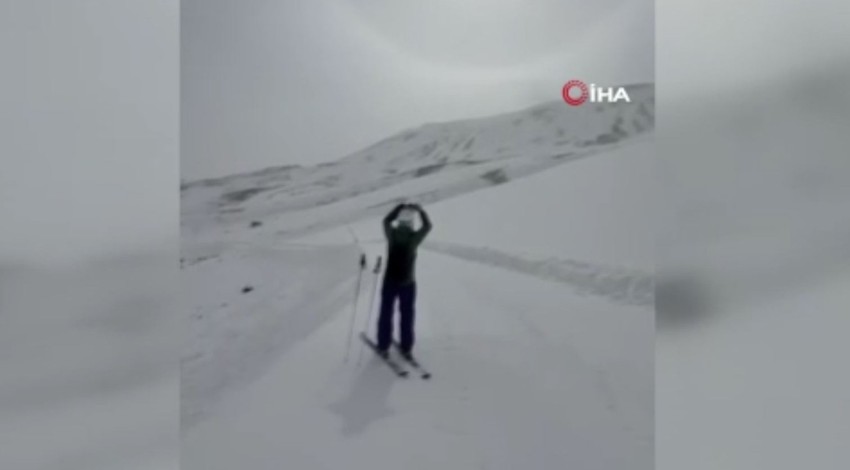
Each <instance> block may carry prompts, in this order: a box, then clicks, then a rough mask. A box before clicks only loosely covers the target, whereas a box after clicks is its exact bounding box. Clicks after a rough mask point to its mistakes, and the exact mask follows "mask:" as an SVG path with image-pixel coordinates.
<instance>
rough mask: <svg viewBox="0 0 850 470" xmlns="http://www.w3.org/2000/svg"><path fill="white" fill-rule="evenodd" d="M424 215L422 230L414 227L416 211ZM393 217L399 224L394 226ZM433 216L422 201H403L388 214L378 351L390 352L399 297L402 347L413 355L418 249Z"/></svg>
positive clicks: (400, 346)
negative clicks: (426, 211)
mask: <svg viewBox="0 0 850 470" xmlns="http://www.w3.org/2000/svg"><path fill="white" fill-rule="evenodd" d="M417 213H418V214H419V217H420V218H421V219H422V227H421V228H420V229H419V230H415V229H414V228H413V223H414V220H415V219H416V214H417ZM393 221H395V222H396V225H395V226H393ZM430 231H431V220H430V219H429V218H428V214H427V213H425V211H424V210H423V209H422V207H421V206H419V205H418V204H399V205H398V206H396V207H395V208H394V209H393V210H392V211H391V212H390V213H389V214H387V216H386V217H384V234H385V235H386V238H387V269H386V272H385V273H384V283H383V286H382V287H381V307H380V313H379V315H378V344H377V347H378V352H379V354H381V355H383V356H386V355H387V352H388V350H389V348H390V343H392V334H393V310H394V305H395V300H396V298H398V300H399V313H400V314H401V325H400V333H401V334H400V336H401V338H400V339H401V340H400V341H399V349H400V352H401V354H402V355H403V356H404V357H406V358H410V357H412V356H411V351H412V350H413V341H414V333H413V324H414V305H415V303H416V278H415V276H414V270H415V264H416V249H417V248H418V247H419V244H420V243H422V240H424V239H425V236H427V235H428V232H430Z"/></svg>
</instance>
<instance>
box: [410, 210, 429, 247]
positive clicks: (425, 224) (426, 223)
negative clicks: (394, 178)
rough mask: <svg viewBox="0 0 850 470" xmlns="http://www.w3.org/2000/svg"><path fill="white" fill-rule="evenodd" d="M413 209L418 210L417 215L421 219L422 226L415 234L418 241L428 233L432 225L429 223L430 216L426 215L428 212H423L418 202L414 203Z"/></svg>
mask: <svg viewBox="0 0 850 470" xmlns="http://www.w3.org/2000/svg"><path fill="white" fill-rule="evenodd" d="M412 207H413V209H415V210H416V211H417V212H419V217H420V218H421V219H422V228H421V229H419V230H418V231H417V232H416V234H417V235H418V238H419V241H422V240H424V239H425V237H426V236H427V235H428V233H430V232H431V228H432V227H433V225H432V224H431V218H430V217H428V213H427V212H425V209H423V208H422V206H420V205H419V204H414V205H413V206H412Z"/></svg>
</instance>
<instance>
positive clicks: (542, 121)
mask: <svg viewBox="0 0 850 470" xmlns="http://www.w3.org/2000/svg"><path fill="white" fill-rule="evenodd" d="M628 89H629V92H630V97H631V99H632V101H631V103H625V102H621V103H617V104H589V105H585V106H580V107H570V106H565V105H564V103H563V102H553V103H548V104H543V105H539V106H535V107H532V108H530V109H527V110H523V111H518V112H514V113H508V114H504V115H499V116H494V117H490V118H479V119H472V120H466V121H456V122H449V123H441V124H428V125H424V126H422V127H420V128H418V129H413V130H410V131H407V132H403V133H401V134H399V135H396V136H393V137H390V138H388V139H385V140H383V141H381V142H378V143H377V144H375V145H373V146H371V147H369V148H366V149H363V150H360V151H358V152H355V153H353V154H351V155H349V156H347V157H345V158H342V159H341V160H339V161H333V162H329V163H326V164H322V165H318V166H314V167H300V166H283V167H277V168H268V169H265V170H261V171H258V172H254V173H248V174H241V175H233V176H229V177H224V178H217V179H210V180H202V181H196V182H187V183H184V184H183V187H182V191H181V195H182V209H181V210H182V218H181V222H182V226H183V230H184V233H187V234H189V235H190V236H191V238H192V239H193V240H195V241H197V240H198V239H200V238H202V237H204V234H203V233H202V232H203V231H206V230H210V231H212V232H214V235H212V238H214V239H220V238H222V237H223V236H224V233H222V229H221V228H222V226H223V225H230V224H246V223H248V222H250V221H252V220H257V219H265V220H266V221H267V222H270V221H273V222H274V223H275V224H276V225H275V229H276V235H277V236H278V237H279V236H287V237H293V236H300V235H303V234H306V233H315V232H316V231H320V230H322V229H325V228H329V227H333V226H335V225H337V224H338V223H339V222H340V221H341V220H345V221H356V220H360V219H362V218H364V217H368V216H370V215H377V214H379V213H383V212H386V206H387V205H388V204H389V203H392V199H394V198H397V197H399V196H400V195H404V197H416V198H417V199H418V200H420V201H422V202H435V201H438V200H442V199H445V198H447V197H451V196H454V195H456V194H461V193H465V192H468V191H470V190H474V189H479V188H483V187H488V186H492V185H494V184H500V183H503V182H505V181H508V180H511V179H513V178H515V177H518V176H523V175H527V174H530V173H534V172H536V171H540V170H543V169H546V168H550V167H552V166H555V165H558V164H562V163H565V162H569V161H574V160H577V159H581V158H583V157H586V156H589V155H593V154H596V153H598V152H600V151H606V150H610V149H611V148H614V147H617V146H621V145H623V144H625V143H628V142H630V141H632V140H634V139H637V138H641V137H642V136H645V135H647V134H648V133H650V132H651V131H652V129H653V127H654V113H655V110H654V89H653V87H652V86H651V85H635V86H632V87H628ZM282 159H284V160H285V159H286V156H282ZM305 209H310V211H309V214H307V215H306V216H304V214H303V212H304V210H305Z"/></svg>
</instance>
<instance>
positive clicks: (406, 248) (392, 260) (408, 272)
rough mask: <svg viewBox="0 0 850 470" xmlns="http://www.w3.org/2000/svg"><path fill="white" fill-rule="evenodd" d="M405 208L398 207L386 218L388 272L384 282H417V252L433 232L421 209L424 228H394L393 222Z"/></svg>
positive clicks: (420, 214) (426, 216)
mask: <svg viewBox="0 0 850 470" xmlns="http://www.w3.org/2000/svg"><path fill="white" fill-rule="evenodd" d="M403 208H404V206H403V205H399V206H397V207H396V208H395V209H393V210H392V212H390V213H389V214H387V216H386V217H384V235H386V237H387V271H386V273H385V274H384V282H387V281H391V282H397V283H402V284H406V283H410V282H415V281H416V276H415V274H414V272H415V270H416V250H417V248H419V245H420V244H421V243H422V240H424V239H425V237H426V236H427V235H428V232H430V231H431V220H430V219H429V218H428V214H426V213H425V211H423V210H421V209H419V216H420V217H421V218H422V228H421V229H419V230H413V229H412V228H410V227H405V226H399V227H393V226H392V223H393V220H395V218H396V217H397V216H398V214H399V212H401V210H402V209H403Z"/></svg>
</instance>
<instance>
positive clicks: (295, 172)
mask: <svg viewBox="0 0 850 470" xmlns="http://www.w3.org/2000/svg"><path fill="white" fill-rule="evenodd" d="M629 92H630V96H631V97H632V102H631V103H620V104H616V105H605V106H598V107H597V106H595V105H593V106H583V107H578V108H571V107H568V106H567V105H565V104H563V103H551V104H546V105H541V106H536V107H533V108H530V109H528V110H524V111H520V112H516V113H510V114H505V115H501V116H495V117H490V118H482V119H474V120H466V121H458V122H452V123H444V124H429V125H426V126H423V127H421V128H419V129H416V130H412V131H408V132H404V133H402V134H399V135H397V136H394V137H391V138H389V139H387V140H384V141H382V142H379V143H378V144H375V145H373V146H372V147H370V148H368V149H364V150H361V151H359V152H356V153H354V154H352V155H349V156H348V157H345V158H343V159H341V160H339V161H338V162H333V163H329V164H324V165H319V166H316V167H310V168H302V167H281V168H272V169H268V170H264V171H260V172H255V173H250V174H244V175H234V176H230V177H226V178H219V179H215V180H205V181H198V182H192V183H187V184H184V187H183V191H182V195H183V216H184V218H183V221H182V224H183V254H182V256H183V267H184V274H183V275H184V282H183V288H184V295H185V297H184V301H185V302H187V303H188V305H189V306H190V307H191V317H190V323H189V330H188V332H189V335H190V336H189V339H188V340H187V341H186V342H185V345H186V349H185V351H184V356H183V361H182V387H181V390H182V392H181V393H182V405H181V406H182V415H183V424H184V448H183V466H184V467H185V468H190V469H191V468H198V469H201V468H203V469H205V470H207V469H231V468H246V467H250V468H252V469H267V468H268V469H273V468H274V469H277V468H280V467H281V466H285V467H287V468H298V469H305V470H309V469H319V468H370V469H384V468H398V467H402V468H410V469H419V468H421V469H433V468H445V469H466V468H488V469H514V468H582V469H615V468H634V469H649V468H652V447H653V445H652V435H653V421H652V403H653V388H652V387H653V380H654V376H653V369H652V363H653V344H654V343H653V341H654V324H653V311H652V309H651V304H652V292H653V280H652V259H653V252H654V219H653V217H652V212H653V208H654V194H653V187H654V186H653V180H654V172H653V170H654V167H653V157H654V144H653V141H652V130H653V113H654V111H653V109H654V108H653V89H652V87H651V86H637V87H631V88H630V90H629ZM402 199H409V200H415V201H418V202H420V203H422V204H423V205H424V207H425V209H426V210H427V211H428V212H429V214H430V215H431V218H432V219H433V222H434V230H433V232H432V233H431V234H430V235H429V238H428V240H427V241H426V244H425V245H423V247H422V249H421V250H420V254H419V260H418V268H417V280H418V294H417V295H418V300H417V338H418V339H417V346H416V353H417V355H418V356H419V357H420V359H421V360H422V361H423V362H424V363H425V364H427V365H428V367H429V368H430V369H431V370H432V372H433V373H434V378H433V379H432V380H431V381H430V382H422V381H419V379H416V378H414V379H408V380H406V381H401V380H399V379H397V378H395V377H394V376H393V375H392V374H391V373H390V371H389V369H387V368H386V367H385V366H384V365H382V364H380V363H379V362H376V361H375V360H374V359H373V357H372V356H371V354H370V353H369V351H368V350H364V348H363V345H362V344H361V343H360V342H359V341H358V340H357V338H356V333H357V332H358V331H366V332H370V333H371V332H373V330H374V328H373V327H374V322H375V320H376V308H377V305H376V303H377V302H376V301H375V293H376V289H378V287H379V285H380V280H381V275H380V273H378V274H375V273H373V272H372V270H371V268H373V267H374V266H375V264H376V263H377V260H378V258H379V257H382V256H383V255H384V250H385V246H384V243H383V239H382V230H381V224H380V219H381V218H382V217H383V215H384V214H385V213H386V212H387V211H388V210H389V209H390V207H391V206H393V205H394V204H396V203H397V202H398V201H399V200H402ZM361 254H365V255H366V259H367V264H368V266H367V267H368V268H369V269H367V270H364V271H361V270H360V269H359V266H358V260H359V259H360V256H361ZM355 299H357V302H355Z"/></svg>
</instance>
